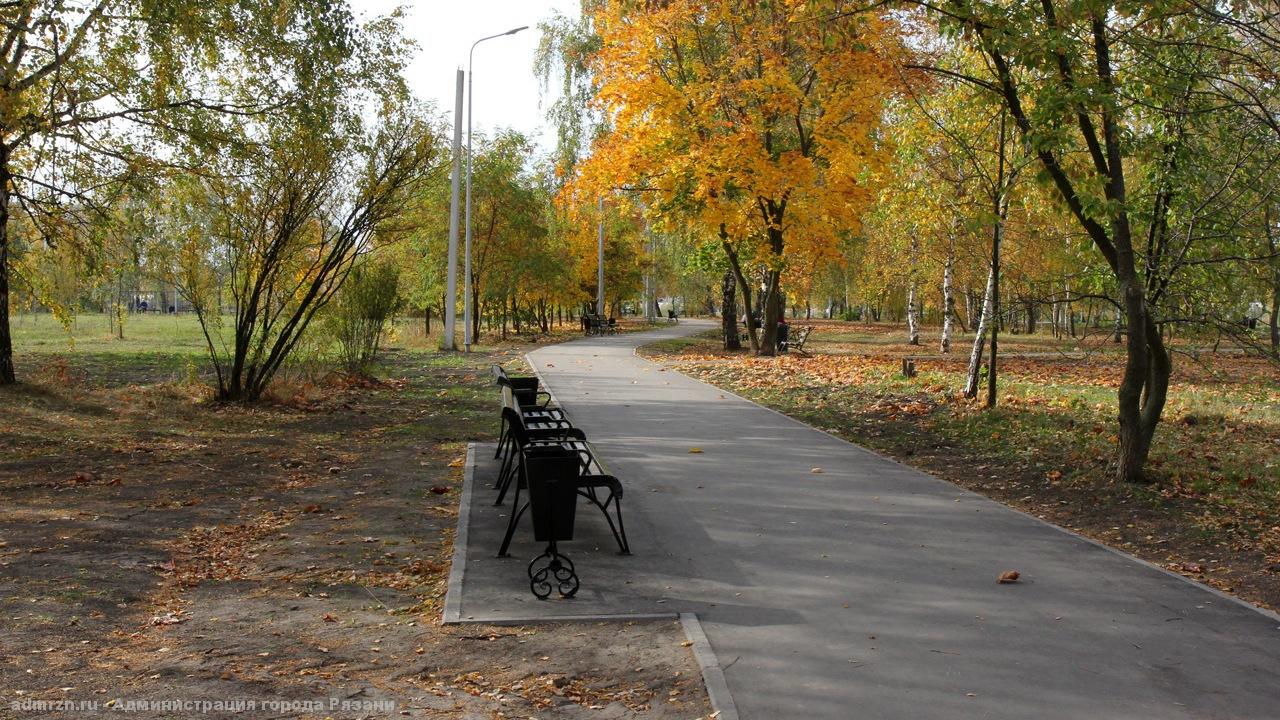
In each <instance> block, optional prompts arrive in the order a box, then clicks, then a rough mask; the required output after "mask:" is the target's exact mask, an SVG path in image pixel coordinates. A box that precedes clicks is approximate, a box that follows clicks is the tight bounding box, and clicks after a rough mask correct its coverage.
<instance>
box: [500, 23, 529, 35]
mask: <svg viewBox="0 0 1280 720" xmlns="http://www.w3.org/2000/svg"><path fill="white" fill-rule="evenodd" d="M528 29H529V26H528V25H521V26H520V27H518V28H515V29H512V30H508V31H506V32H504V33H502V34H503V35H515V34H516V33H518V32H520V31H521V30H528Z"/></svg>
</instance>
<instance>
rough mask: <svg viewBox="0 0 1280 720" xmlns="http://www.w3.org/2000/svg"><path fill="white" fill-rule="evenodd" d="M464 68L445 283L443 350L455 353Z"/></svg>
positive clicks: (457, 101)
mask: <svg viewBox="0 0 1280 720" xmlns="http://www.w3.org/2000/svg"><path fill="white" fill-rule="evenodd" d="M461 146H462V68H458V91H457V97H456V98H454V101H453V195H452V198H451V200H450V202H449V271H448V272H449V275H448V277H447V278H446V280H445V287H446V289H445V298H444V337H442V338H440V349H441V350H454V349H456V346H455V345H454V340H453V332H454V326H455V325H456V323H457V317H458V309H457V307H455V306H456V305H457V301H458V179H459V177H460V176H461V175H462V173H461V170H462V167H461V165H462V147H461Z"/></svg>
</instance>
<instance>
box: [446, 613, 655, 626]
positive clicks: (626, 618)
mask: <svg viewBox="0 0 1280 720" xmlns="http://www.w3.org/2000/svg"><path fill="white" fill-rule="evenodd" d="M678 617H679V614H678V613H674V612H669V613H637V614H635V615H627V614H618V615H548V616H543V617H513V618H496V619H493V618H491V619H487V620H486V619H484V618H476V617H466V618H462V619H460V620H454V621H452V622H448V623H445V624H446V625H556V624H559V623H588V622H632V621H642V620H675V619H677V618H678Z"/></svg>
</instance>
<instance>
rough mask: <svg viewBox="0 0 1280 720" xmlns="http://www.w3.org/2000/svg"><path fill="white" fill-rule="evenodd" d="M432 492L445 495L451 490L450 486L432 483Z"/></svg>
mask: <svg viewBox="0 0 1280 720" xmlns="http://www.w3.org/2000/svg"><path fill="white" fill-rule="evenodd" d="M431 492H432V493H434V494H436V495H443V494H445V493H447V492H449V488H447V487H445V486H444V485H432V486H431Z"/></svg>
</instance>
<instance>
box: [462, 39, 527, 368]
mask: <svg viewBox="0 0 1280 720" xmlns="http://www.w3.org/2000/svg"><path fill="white" fill-rule="evenodd" d="M528 29H529V26H528V25H521V26H520V27H518V28H513V29H511V30H508V31H506V32H504V33H498V34H497V35H490V36H489V37H482V38H480V39H479V40H477V41H475V42H473V43H471V51H470V52H469V53H467V241H466V251H465V253H464V257H465V259H464V261H463V270H462V276H463V283H462V284H463V287H462V322H463V324H464V325H465V327H464V328H463V329H462V346H463V349H464V350H465V351H466V352H471V340H472V337H471V312H472V309H471V304H472V301H473V298H472V297H471V100H472V95H473V93H472V88H473V87H474V83H475V73H474V72H473V71H472V69H471V64H472V61H473V60H474V59H475V54H476V45H479V44H480V43H482V42H484V41H485V40H492V39H494V38H500V37H504V36H506V35H515V34H516V33H518V32H520V31H521V30H528Z"/></svg>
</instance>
